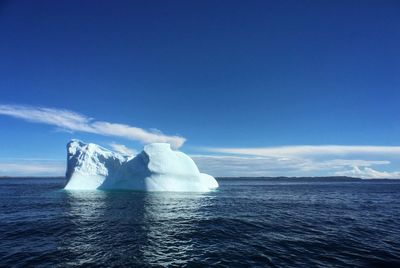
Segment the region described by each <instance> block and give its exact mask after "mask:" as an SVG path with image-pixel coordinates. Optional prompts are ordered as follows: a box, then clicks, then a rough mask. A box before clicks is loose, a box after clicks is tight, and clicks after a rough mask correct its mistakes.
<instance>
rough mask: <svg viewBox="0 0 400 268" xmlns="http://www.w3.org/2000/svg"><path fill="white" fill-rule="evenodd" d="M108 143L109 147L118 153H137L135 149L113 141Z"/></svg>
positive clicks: (129, 154)
mask: <svg viewBox="0 0 400 268" xmlns="http://www.w3.org/2000/svg"><path fill="white" fill-rule="evenodd" d="M109 145H110V146H111V148H112V149H113V150H114V151H116V152H118V153H120V154H122V155H128V156H131V155H136V154H137V151H136V150H134V149H131V148H128V147H126V146H125V145H123V144H118V143H115V142H113V143H110V144H109Z"/></svg>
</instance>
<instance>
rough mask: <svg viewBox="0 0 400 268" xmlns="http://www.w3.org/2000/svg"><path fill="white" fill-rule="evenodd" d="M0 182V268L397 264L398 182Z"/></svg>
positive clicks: (399, 232)
mask: <svg viewBox="0 0 400 268" xmlns="http://www.w3.org/2000/svg"><path fill="white" fill-rule="evenodd" d="M63 183H64V182H63V180H60V179H49V178H46V179H45V178H43V179H40V178H39V179H0V266H16V267H18V266H20V267H26V266H31V267H40V266H45V267H49V266H51V267H54V266H58V267H68V266H78V265H89V266H91V265H93V266H104V267H109V266H114V267H117V266H136V267H137V266H140V267H141V266H176V267H181V266H190V267H204V266H220V267H250V266H252V267H255V266H260V267H400V181H353V182H323V181H311V182H310V181H309V182H293V181H292V182H277V181H262V180H239V181H234V180H221V181H220V185H221V187H220V189H219V190H218V191H215V192H211V193H206V194H193V193H140V192H129V191H126V192H124V191H119V192H101V191H95V192H67V191H63V190H60V188H61V187H62V185H63Z"/></svg>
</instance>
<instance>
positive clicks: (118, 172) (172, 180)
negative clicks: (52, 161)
mask: <svg viewBox="0 0 400 268" xmlns="http://www.w3.org/2000/svg"><path fill="white" fill-rule="evenodd" d="M67 158H68V160H67V172H66V177H67V184H66V186H65V189H67V190H95V189H131V190H142V191H188V192H205V191H209V190H211V189H215V188H217V187H218V182H217V181H216V180H215V178H214V177H212V176H210V175H207V174H203V173H200V172H199V169H198V168H197V166H196V164H195V163H194V161H193V160H192V159H191V158H190V157H189V156H188V155H186V154H184V153H182V152H180V151H174V150H172V149H171V145H170V144H168V143H151V144H147V145H145V146H144V149H143V151H142V152H141V153H139V154H138V155H136V156H134V157H132V156H130V157H128V156H123V155H121V154H119V153H116V152H113V151H110V150H108V149H106V148H103V147H101V146H99V145H97V144H94V143H84V142H82V141H80V140H75V139H74V140H71V141H70V142H69V143H68V144H67Z"/></svg>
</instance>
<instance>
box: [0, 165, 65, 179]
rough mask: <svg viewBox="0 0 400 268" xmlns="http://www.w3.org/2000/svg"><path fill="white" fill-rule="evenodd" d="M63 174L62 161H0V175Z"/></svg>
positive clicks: (63, 166)
mask: <svg viewBox="0 0 400 268" xmlns="http://www.w3.org/2000/svg"><path fill="white" fill-rule="evenodd" d="M64 174H65V162H64V161H62V162H54V161H42V162H39V161H38V162H36V161H35V162H32V161H28V162H26V161H23V162H16V163H7V162H6V163H1V162H0V176H63V175H64Z"/></svg>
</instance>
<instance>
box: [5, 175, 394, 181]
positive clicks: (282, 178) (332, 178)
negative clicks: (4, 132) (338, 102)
mask: <svg viewBox="0 0 400 268" xmlns="http://www.w3.org/2000/svg"><path fill="white" fill-rule="evenodd" d="M11 178H12V179H35V178H38V179H40V178H53V179H65V176H0V179H11ZM216 179H217V180H268V181H294V180H297V181H321V180H326V181H360V180H368V181H370V180H396V179H385V178H382V179H381V178H377V179H363V178H357V177H347V176H322V177H318V176H317V177H285V176H279V177H242V176H240V177H216Z"/></svg>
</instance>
